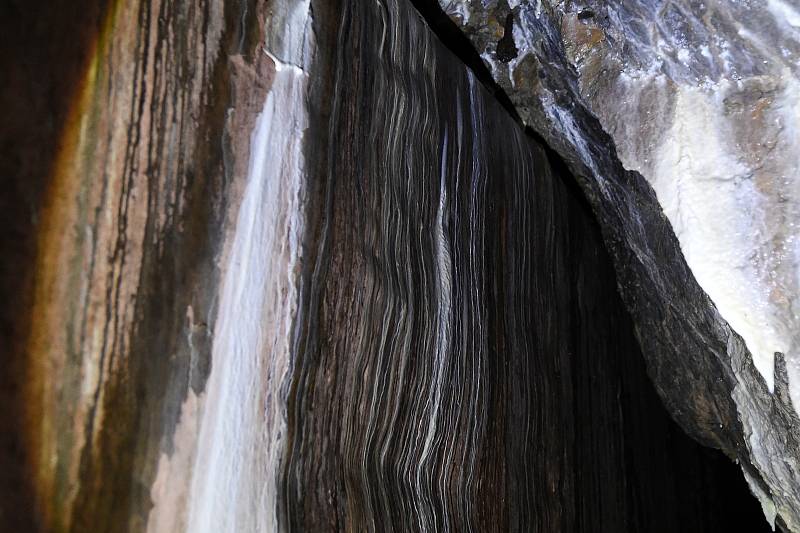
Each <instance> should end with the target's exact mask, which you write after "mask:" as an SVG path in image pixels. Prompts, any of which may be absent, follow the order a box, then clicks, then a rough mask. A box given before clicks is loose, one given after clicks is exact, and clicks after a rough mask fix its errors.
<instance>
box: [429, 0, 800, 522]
mask: <svg viewBox="0 0 800 533" xmlns="http://www.w3.org/2000/svg"><path fill="white" fill-rule="evenodd" d="M439 3H440V4H441V7H442V9H443V10H444V11H445V13H447V14H448V15H449V16H450V17H451V19H452V20H453V21H455V23H456V24H457V25H459V27H461V28H462V29H463V31H464V32H465V33H466V34H467V36H468V37H469V38H470V39H471V40H472V41H473V43H474V45H475V47H476V49H477V50H478V52H479V53H480V54H481V57H482V58H483V60H484V61H485V63H486V64H487V65H488V67H489V68H490V70H491V72H492V75H493V77H494V78H495V80H496V81H497V83H499V85H500V86H501V87H502V88H503V89H504V90H505V91H506V93H507V94H508V95H509V97H510V99H511V100H512V102H513V103H514V105H515V107H516V109H517V110H518V112H519V115H520V117H521V118H522V120H523V122H524V123H526V124H528V125H530V126H531V127H533V128H534V129H535V130H536V131H537V132H539V133H541V134H542V135H543V136H544V138H545V139H546V140H547V141H548V142H549V143H550V144H551V145H553V146H554V147H555V148H556V149H557V150H558V152H559V154H561V155H562V156H563V157H565V158H566V159H567V160H568V161H569V163H570V168H571V169H572V170H573V171H574V172H575V173H576V174H577V175H579V176H583V177H584V179H583V180H581V184H582V186H583V187H584V189H585V190H586V191H587V194H588V196H589V198H590V200H591V201H592V205H593V208H594V209H595V211H596V213H597V214H598V217H599V219H600V221H601V224H602V226H603V230H604V234H605V236H606V241H607V243H608V244H609V246H610V247H611V248H612V250H614V254H615V258H616V265H617V269H618V272H619V276H620V285H621V290H622V292H623V295H624V297H625V299H626V302H627V303H628V306H629V309H630V310H631V312H632V314H633V315H634V319H635V322H636V323H637V331H638V332H639V339H640V341H641V343H642V347H643V349H644V352H645V356H646V357H647V358H648V363H649V368H650V371H651V375H652V376H653V378H654V380H655V383H656V386H657V388H658V389H659V392H660V393H661V395H662V397H663V398H664V400H665V403H666V404H667V405H668V406H669V408H670V410H671V411H672V413H673V414H674V415H675V416H676V418H677V419H678V420H679V421H681V423H682V425H683V426H684V427H686V428H687V429H688V430H689V431H690V432H691V433H692V434H693V435H695V436H696V437H697V438H699V439H700V440H701V441H704V442H707V443H709V444H712V445H715V446H718V447H721V448H722V449H724V450H726V452H727V453H728V454H729V455H730V456H731V457H734V458H736V459H737V460H740V461H742V464H743V470H744V471H745V475H746V476H747V477H748V479H750V480H751V482H752V484H753V488H754V492H755V493H756V494H758V495H759V496H760V498H761V499H762V502H763V504H764V509H765V513H766V514H767V516H768V517H772V516H773V515H774V512H775V507H774V506H777V512H778V514H779V516H780V517H781V519H782V520H783V521H784V525H785V526H786V527H788V528H789V529H791V530H800V499H799V498H798V494H800V468H799V467H800V464H798V458H800V450H799V449H798V435H800V433H798V418H797V406H798V405H800V366H798V365H800V352H798V349H800V344H798V342H799V341H800V318H798V317H799V316H800V308H799V307H798V305H800V298H799V297H798V295H800V292H799V290H800V285H799V284H800V262H799V261H798V258H800V241H799V240H798V236H797V235H798V228H799V227H800V226H798V224H800V188H799V187H800V180H798V179H797V167H798V160H797V154H798V153H800V146H798V143H799V142H800V136H799V135H798V124H800V107H799V104H800V99H798V98H800V91H798V88H799V87H800V85H798V66H799V64H800V63H799V62H798V60H799V58H800V40H799V38H800V8H799V7H798V6H797V5H796V4H794V3H792V2H783V1H782V0H767V1H765V2H761V1H745V2H694V1H681V0H676V1H673V0H670V1H648V0H638V1H625V2H616V1H614V2H591V1H589V2H586V3H576V2H559V3H555V2H548V1H546V0H544V1H537V2H533V1H528V0H515V1H510V0H509V1H505V0H500V1H497V0H490V1H479V0H440V2H439ZM509 41H513V43H511V42H509ZM509 50H512V51H513V53H509ZM651 187H652V189H651ZM662 210H663V213H664V215H666V219H664V217H663V216H662V215H661V212H662ZM673 234H674V235H675V236H676V237H677V239H676V238H675V237H673ZM687 265H688V267H689V269H690V271H691V274H689V272H688V270H687ZM687 277H688V278H692V277H693V278H694V280H696V282H697V283H694V281H693V280H690V281H689V282H688V283H687V282H686V281H685V279H686V278H687ZM704 292H705V293H707V294H708V296H710V299H711V302H709V301H708V299H707V298H706V297H705V295H704V294H703V293H704ZM712 302H713V303H712ZM731 328H732V330H733V331H732V330H731ZM734 331H735V333H734ZM737 334H738V335H737ZM739 335H741V337H740V336H739ZM776 353H777V357H776V356H775V355H776ZM761 481H763V482H764V483H761ZM773 504H774V505H773Z"/></svg>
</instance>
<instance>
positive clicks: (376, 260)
mask: <svg viewBox="0 0 800 533" xmlns="http://www.w3.org/2000/svg"><path fill="white" fill-rule="evenodd" d="M101 11H102V12H103V15H102V16H98V19H99V22H98V36H97V37H96V38H95V42H94V43H93V44H92V45H91V46H88V48H90V49H91V51H90V53H89V56H90V57H89V59H88V60H87V61H86V71H85V74H84V77H83V79H81V81H80V82H78V83H77V87H78V89H77V90H76V94H75V96H74V97H73V99H72V103H71V105H70V107H69V109H70V110H69V111H68V112H62V113H63V114H64V115H68V116H70V117H71V118H70V120H65V124H64V126H63V128H62V129H63V131H62V133H61V136H62V140H61V141H60V149H59V150H54V151H53V154H52V167H51V168H48V169H42V170H41V172H40V173H39V174H37V175H39V176H44V175H47V178H44V177H41V178H40V179H41V180H42V182H43V183H45V184H46V185H47V187H46V188H45V189H44V192H43V193H42V196H43V198H41V199H37V198H38V196H37V195H38V194H39V193H38V192H37V193H36V194H37V195H34V194H33V193H30V194H28V196H26V195H25V194H23V193H18V196H19V197H21V199H23V200H29V199H30V198H33V199H34V200H35V202H36V203H38V204H39V207H38V209H37V221H36V222H34V223H33V226H32V230H31V231H32V232H33V233H34V234H35V236H36V237H35V240H36V243H37V244H36V245H35V248H36V254H35V256H36V259H35V261H34V263H33V265H32V271H33V272H34V277H33V289H31V296H30V298H31V299H32V301H33V303H32V304H31V306H30V312H29V313H28V314H26V317H25V318H26V319H27V320H29V322H30V325H31V327H30V332H28V331H24V330H20V331H19V332H16V333H13V334H12V335H11V336H12V337H14V336H16V337H15V341H16V342H17V344H18V346H19V347H18V348H13V347H12V345H11V343H9V344H8V345H7V346H9V348H6V349H7V350H9V354H10V357H15V359H14V360H15V361H20V362H21V363H20V366H22V367H24V368H23V369H22V370H15V372H16V371H19V372H20V373H21V374H22V375H24V376H25V379H24V380H23V385H22V389H23V390H22V391H19V392H16V393H14V394H15V395H16V396H14V398H15V400H17V401H18V404H19V405H20V411H19V412H20V417H21V418H22V419H23V420H24V421H25V422H24V428H22V429H23V430H22V431H18V432H17V433H18V437H19V439H18V441H17V442H18V443H20V446H22V447H24V449H25V450H26V451H27V454H28V455H29V457H27V458H26V459H25V461H23V462H22V463H23V464H21V465H19V466H20V468H19V471H20V477H22V478H24V479H25V481H26V482H29V484H30V486H31V488H32V492H33V494H34V496H32V499H34V500H35V501H36V504H35V506H34V505H33V503H31V504H30V505H21V504H20V505H18V506H15V507H14V508H8V507H6V508H5V509H4V515H6V516H11V517H14V516H15V515H18V516H19V517H20V518H19V520H18V523H19V524H23V523H25V524H26V525H25V526H24V527H26V528H27V527H30V528H31V529H33V527H34V525H33V524H31V523H38V526H39V527H40V528H41V529H43V530H47V531H51V530H52V531H86V530H98V531H143V530H149V531H179V530H190V531H269V530H275V529H279V530H295V531H324V530H362V529H368V530H380V531H387V530H392V529H397V530H436V529H456V530H466V529H472V530H496V531H504V530H524V531H529V530H535V531H554V530H580V531H598V530H600V531H626V530H631V531H639V530H654V531H675V530H677V529H684V530H689V531H717V530H719V528H720V527H731V528H733V527H735V526H736V525H740V526H741V525H748V526H752V527H751V530H756V528H758V527H763V526H764V525H765V523H764V522H763V521H762V518H761V517H760V516H759V515H758V511H757V510H756V512H755V513H754V512H753V510H754V509H755V507H754V506H756V505H757V504H756V503H755V501H754V500H752V499H751V498H750V497H749V495H748V494H747V493H746V490H747V489H746V488H745V487H744V485H743V483H742V482H741V480H740V479H738V478H736V477H733V476H731V475H730V474H731V468H732V465H731V464H729V463H728V462H727V461H726V460H725V459H724V458H722V457H721V456H718V455H715V454H714V453H712V452H710V451H707V450H705V449H702V448H701V447H700V446H699V445H697V444H695V443H694V442H693V441H691V440H690V439H689V438H688V437H687V436H685V435H684V434H683V433H682V432H681V431H680V430H679V429H678V427H677V426H676V425H675V424H674V423H672V422H671V420H670V419H669V417H668V416H667V415H666V412H665V411H664V410H663V409H662V407H661V403H660V401H659V399H658V398H657V396H656V395H655V393H654V391H653V390H652V388H651V386H650V384H649V382H648V380H647V376H646V373H645V370H644V364H643V360H642V354H641V353H640V351H639V348H638V344H637V342H636V339H635V338H634V335H633V326H632V324H631V322H630V319H629V318H628V315H627V312H626V311H625V309H624V307H623V305H622V303H621V301H620V299H619V297H618V295H617V292H616V281H615V274H614V270H613V267H612V264H611V260H610V259H609V257H608V254H607V253H606V251H605V248H604V246H603V241H602V238H601V236H600V230H599V228H598V226H597V225H596V223H595V221H594V218H593V216H592V213H591V210H590V209H589V207H588V204H586V203H585V201H584V200H583V197H582V195H581V193H580V191H579V190H578V188H577V187H576V185H575V184H574V182H573V178H572V177H571V175H570V173H569V171H568V170H567V168H566V166H565V165H564V164H563V163H561V162H560V160H559V159H558V157H557V156H556V155H555V154H554V153H553V152H551V151H550V150H549V149H548V148H547V147H545V146H544V145H542V144H541V143H540V142H539V141H536V140H534V139H532V138H531V137H529V136H527V135H526V134H525V133H524V132H523V130H522V129H521V127H520V126H519V125H518V124H517V123H516V122H515V121H514V120H513V119H512V118H511V117H510V116H509V115H508V113H507V112H506V110H505V109H503V108H502V107H501V106H500V105H499V104H498V103H497V102H496V101H495V99H494V98H493V97H492V95H490V93H489V92H488V91H487V90H486V89H485V88H484V87H483V86H482V85H481V83H480V82H478V81H477V79H476V78H475V76H474V74H472V73H471V72H470V71H469V70H467V69H466V68H465V67H464V65H463V64H462V63H461V62H460V61H459V60H458V59H457V58H456V57H454V56H453V55H452V54H451V53H450V52H448V51H447V50H446V48H445V47H444V46H443V45H442V44H441V43H440V42H439V41H438V40H437V39H436V37H434V36H433V34H432V33H431V32H430V31H429V30H428V29H427V27H426V26H425V24H424V21H423V20H422V19H421V18H420V17H419V16H418V15H417V13H416V11H415V10H414V9H413V8H412V7H411V5H410V4H409V3H406V2H404V1H386V2H374V3H372V2H357V1H336V2H330V1H325V2H323V1H319V2H317V1H313V2H308V1H286V2H279V1H275V2H242V3H233V2H221V1H213V0H209V1H208V2H199V3H198V2H191V3H184V2H179V1H174V2H170V1H163V2H150V1H147V0H143V1H141V2H130V3H125V4H123V3H117V4H112V5H109V6H107V7H106V8H105V10H104V11H103V10H101ZM54 23H55V22H54ZM76 47H78V45H76ZM45 56H47V54H45ZM47 57H50V56H47ZM49 83H51V84H52V85H53V86H54V87H58V83H59V81H58V80H57V79H52V80H51V81H50V82H49ZM63 105H65V106H66V103H65V104H63ZM41 113H42V114H43V115H46V111H41ZM27 142H29V143H35V142H38V141H35V140H31V141H27ZM9 257H10V256H9ZM3 260H4V263H5V262H8V263H9V264H10V261H11V260H10V259H7V258H6V257H4V258H3ZM4 305H11V304H4ZM4 316H5V315H4ZM12 349H16V350H17V351H15V352H13V353H12V352H11V350H12ZM15 354H16V355H15ZM12 489H13V487H11V488H9V489H8V491H9V492H10V491H11V490H12ZM31 517H32V519H31ZM754 520H755V521H754ZM15 530H17V531H19V530H22V526H18V527H16V528H15Z"/></svg>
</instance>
